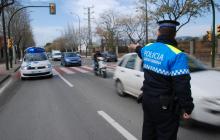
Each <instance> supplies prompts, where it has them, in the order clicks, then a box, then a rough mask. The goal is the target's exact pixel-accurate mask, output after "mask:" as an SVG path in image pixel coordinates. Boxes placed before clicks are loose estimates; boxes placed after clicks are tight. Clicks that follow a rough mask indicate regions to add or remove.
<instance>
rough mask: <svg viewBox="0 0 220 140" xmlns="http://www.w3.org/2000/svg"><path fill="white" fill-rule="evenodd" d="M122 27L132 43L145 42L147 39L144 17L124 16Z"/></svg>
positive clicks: (121, 22)
mask: <svg viewBox="0 0 220 140" xmlns="http://www.w3.org/2000/svg"><path fill="white" fill-rule="evenodd" d="M120 27H121V30H122V32H124V33H125V34H126V36H127V37H128V38H129V40H130V41H131V42H132V43H140V42H141V41H142V42H143V40H144V37H145V21H144V19H143V18H142V16H139V15H137V16H130V17H129V16H123V17H121V18H120Z"/></svg>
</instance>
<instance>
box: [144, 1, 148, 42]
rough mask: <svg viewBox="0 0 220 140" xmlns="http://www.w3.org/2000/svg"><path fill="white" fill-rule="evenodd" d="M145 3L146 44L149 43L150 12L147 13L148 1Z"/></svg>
mask: <svg viewBox="0 0 220 140" xmlns="http://www.w3.org/2000/svg"><path fill="white" fill-rule="evenodd" d="M144 2H145V18H146V23H145V24H146V25H145V26H146V27H145V34H146V42H145V43H146V44H147V43H148V12H147V9H148V8H147V0H145V1H144Z"/></svg>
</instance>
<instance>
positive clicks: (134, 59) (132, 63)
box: [125, 55, 137, 69]
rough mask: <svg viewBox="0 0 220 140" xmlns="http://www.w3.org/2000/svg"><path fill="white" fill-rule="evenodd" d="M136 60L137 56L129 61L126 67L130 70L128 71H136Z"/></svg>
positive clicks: (133, 56) (131, 57)
mask: <svg viewBox="0 0 220 140" xmlns="http://www.w3.org/2000/svg"><path fill="white" fill-rule="evenodd" d="M136 58H137V55H132V56H130V58H129V59H128V62H127V64H126V65H125V67H126V68H128V69H134V68H135V62H136Z"/></svg>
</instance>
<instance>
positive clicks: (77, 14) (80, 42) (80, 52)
mask: <svg viewBox="0 0 220 140" xmlns="http://www.w3.org/2000/svg"><path fill="white" fill-rule="evenodd" d="M71 14H72V15H75V16H77V18H78V21H79V52H80V55H81V29H80V17H79V15H78V14H75V13H73V12H71Z"/></svg>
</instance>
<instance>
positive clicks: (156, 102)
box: [130, 20, 194, 140]
mask: <svg viewBox="0 0 220 140" xmlns="http://www.w3.org/2000/svg"><path fill="white" fill-rule="evenodd" d="M159 25H160V28H159V31H158V32H159V33H158V38H157V41H156V42H155V43H150V44H147V45H146V46H144V47H141V46H135V45H133V46H132V45H131V46H130V47H131V48H133V49H136V52H137V53H138V55H139V57H140V58H141V59H142V61H143V69H144V77H145V79H144V83H143V87H142V90H143V99H142V105H143V110H144V124H143V133H142V139H143V140H176V137H177V131H178V127H179V119H180V118H179V116H180V113H181V110H182V111H183V112H184V117H185V118H189V114H191V112H192V109H193V107H194V105H193V103H192V97H191V89H190V73H189V68H188V62H187V57H186V54H185V53H183V52H181V51H180V50H179V49H177V48H176V47H177V42H176V40H175V35H176V26H177V25H179V23H178V22H176V21H170V20H169V21H168V20H165V21H161V22H159Z"/></svg>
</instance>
